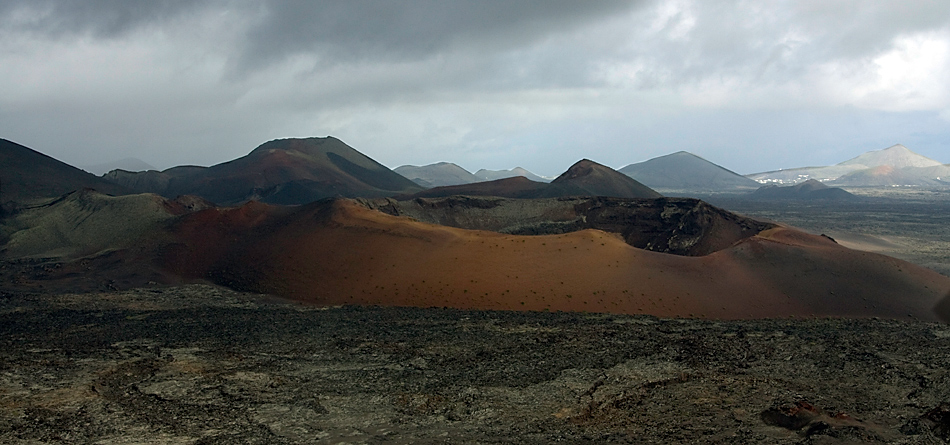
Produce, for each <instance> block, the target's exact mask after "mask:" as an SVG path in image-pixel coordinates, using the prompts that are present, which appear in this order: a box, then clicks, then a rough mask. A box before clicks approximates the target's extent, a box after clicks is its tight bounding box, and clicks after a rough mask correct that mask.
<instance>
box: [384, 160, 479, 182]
mask: <svg viewBox="0 0 950 445" xmlns="http://www.w3.org/2000/svg"><path fill="white" fill-rule="evenodd" d="M393 171H394V172H396V173H399V174H400V175H403V176H405V177H406V178H408V179H410V180H412V182H415V183H416V184H419V185H421V186H423V187H426V188H431V187H442V186H447V185H459V184H471V183H473V182H478V181H480V179H479V178H478V177H476V176H475V175H473V174H472V173H471V172H469V171H468V170H466V169H464V168H462V167H459V166H458V165H455V164H453V163H451V162H438V163H435V164H429V165H423V166H421V167H420V166H416V165H403V166H400V167H396V168H394V169H393Z"/></svg>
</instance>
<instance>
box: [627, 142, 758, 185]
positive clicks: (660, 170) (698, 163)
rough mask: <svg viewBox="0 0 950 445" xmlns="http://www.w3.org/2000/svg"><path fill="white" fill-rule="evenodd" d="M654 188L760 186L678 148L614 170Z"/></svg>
mask: <svg viewBox="0 0 950 445" xmlns="http://www.w3.org/2000/svg"><path fill="white" fill-rule="evenodd" d="M618 171H619V172H620V173H623V174H625V175H627V176H630V177H631V178H634V179H636V180H638V181H640V182H642V183H643V184H645V185H647V186H650V187H652V188H655V189H666V190H683V191H695V192H733V191H751V190H755V189H756V188H758V187H759V186H760V184H759V183H758V182H755V181H753V180H751V179H749V178H746V177H745V176H742V175H740V174H738V173H735V172H733V171H731V170H728V169H726V168H723V167H721V166H719V165H716V164H714V163H712V162H709V161H707V160H705V159H703V158H701V157H699V156H696V155H694V154H692V153H689V152H685V151H679V152H676V153H673V154H669V155H666V156H660V157H658V158H653V159H650V160H648V161H644V162H640V163H637V164H630V165H628V166H626V167H624V168H621V169H620V170H618Z"/></svg>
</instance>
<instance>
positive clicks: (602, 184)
mask: <svg viewBox="0 0 950 445" xmlns="http://www.w3.org/2000/svg"><path fill="white" fill-rule="evenodd" d="M0 161H2V163H0V204H3V203H5V202H20V203H25V202H28V201H30V200H35V199H37V198H51V197H56V196H59V195H62V194H64V193H67V192H70V191H74V190H79V189H82V188H94V189H96V190H99V191H102V192H104V193H107V194H112V195H122V194H129V193H156V194H159V195H162V196H165V197H167V198H175V197H177V196H180V195H194V196H198V197H201V198H203V199H206V200H208V201H211V202H214V203H216V204H219V205H232V204H239V203H243V202H247V201H249V200H257V201H262V202H266V203H273V204H304V203H308V202H312V201H315V200H318V199H322V198H328V197H362V198H374V197H394V196H399V197H403V198H405V197H442V196H449V195H453V194H456V195H474V196H501V197H510V198H541V197H563V196H614V197H628V198H649V197H657V196H660V193H658V192H657V191H656V190H654V189H659V190H660V191H661V192H665V193H668V194H673V195H676V194H679V195H680V196H702V195H706V194H709V193H731V194H737V193H738V194H751V193H752V192H753V191H755V190H756V189H758V188H759V187H760V186H761V185H763V184H774V185H781V184H792V185H794V184H800V183H803V182H805V181H808V180H815V181H817V182H820V183H823V184H825V185H829V186H893V185H915V186H950V165H943V164H940V163H939V162H938V161H935V160H933V159H929V158H926V157H924V156H921V155H918V154H916V153H914V152H912V151H910V150H909V149H907V148H906V147H904V146H902V145H895V146H892V147H889V148H887V149H884V150H877V151H871V152H867V153H865V154H862V155H861V156H857V157H855V158H853V159H849V160H847V161H844V162H842V163H840V164H837V165H833V166H828V167H807V168H797V169H789V170H778V171H773V172H765V173H757V174H753V175H748V177H744V176H742V175H739V174H737V173H735V172H733V171H731V170H728V169H726V168H724V167H722V166H719V165H716V164H714V163H712V162H710V161H708V160H706V159H703V158H701V157H699V156H696V155H694V154H692V153H688V152H685V151H681V152H677V153H672V154H669V155H666V156H660V157H657V158H654V159H650V160H648V161H644V162H640V163H636V164H630V165H627V166H626V167H623V168H622V169H620V171H619V172H618V171H615V170H613V169H611V168H609V167H606V166H604V165H601V164H598V163H596V162H593V161H589V160H582V161H580V162H578V163H576V164H575V165H574V166H572V167H571V168H570V169H568V171H566V172H565V173H564V174H562V175H561V176H559V177H558V178H557V179H555V180H553V181H550V182H547V181H546V180H545V179H544V178H541V177H540V176H537V175H535V174H533V173H531V172H529V171H527V170H525V169H523V168H520V167H518V168H514V169H511V170H495V171H492V170H485V169H482V170H479V171H477V172H476V173H474V174H473V173H470V172H468V171H467V170H465V169H463V168H461V167H459V166H458V165H456V164H453V163H448V162H440V163H436V164H431V165H426V166H421V167H419V166H411V165H404V166H401V167H398V168H397V169H396V171H393V170H390V169H388V168H387V167H385V166H383V165H381V164H379V163H378V162H376V161H374V160H373V159H370V158H369V157H367V156H365V155H363V154H362V153H360V152H358V151H357V150H355V149H353V148H352V147H350V146H348V145H346V144H345V143H343V142H342V141H340V140H339V139H336V138H333V137H325V138H306V139H278V140H273V141H270V142H267V143H264V144H262V145H261V146H259V147H257V148H255V149H254V150H252V151H251V152H250V153H249V154H248V155H246V156H243V157H240V158H238V159H235V160H232V161H229V162H224V163H221V164H217V165H214V166H211V167H198V166H178V167H173V168H170V169H166V170H163V171H156V170H144V171H134V172H133V171H128V170H122V169H114V170H112V171H110V172H108V173H106V174H104V175H103V176H102V177H96V176H94V175H91V174H89V173H87V172H85V171H82V170H79V169H77V168H74V167H71V166H69V165H67V164H65V163H62V162H60V161H57V160H55V159H53V158H50V157H49V156H46V155H43V154H41V153H38V152H36V151H34V150H31V149H29V148H27V147H24V146H22V145H19V144H16V143H13V142H11V141H7V140H0ZM492 178H500V179H492ZM813 186H814V184H813V183H812V184H810V185H809V186H808V187H805V188H803V189H802V190H805V189H808V193H807V195H808V196H812V197H814V196H824V197H825V198H823V199H828V197H831V196H836V198H835V199H844V198H846V196H845V195H843V194H841V193H839V192H838V191H820V190H811V188H813ZM794 190H798V189H794ZM812 192H814V193H812ZM796 193H799V192H798V191H793V190H790V189H783V190H779V189H775V190H763V191H759V192H757V194H756V197H758V198H762V197H764V196H774V197H775V198H776V199H779V196H780V195H781V196H786V195H789V194H791V195H795V197H793V198H790V199H805V195H802V194H798V195H796ZM803 193H804V192H803ZM791 195H789V196H791ZM809 199H811V198H809Z"/></svg>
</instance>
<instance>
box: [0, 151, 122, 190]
mask: <svg viewBox="0 0 950 445" xmlns="http://www.w3.org/2000/svg"><path fill="white" fill-rule="evenodd" d="M83 188H94V189H96V190H99V191H101V192H103V193H108V194H112V195H120V194H124V193H127V192H128V190H127V189H126V188H125V187H122V186H120V185H117V184H114V183H111V182H109V181H106V180H103V179H102V178H98V177H96V176H95V175H93V174H91V173H87V172H84V171H82V170H80V169H78V168H76V167H73V166H70V165H68V164H65V163H63V162H60V161H57V160H56V159H53V158H51V157H49V156H46V155H44V154H42V153H40V152H37V151H35V150H32V149H30V148H27V147H24V146H22V145H20V144H17V143H15V142H11V141H8V140H6V139H0V205H2V204H3V203H6V202H8V201H16V202H18V203H26V202H29V201H33V200H35V199H38V198H55V197H57V196H60V195H62V194H64V193H68V192H72V191H75V190H81V189H83Z"/></svg>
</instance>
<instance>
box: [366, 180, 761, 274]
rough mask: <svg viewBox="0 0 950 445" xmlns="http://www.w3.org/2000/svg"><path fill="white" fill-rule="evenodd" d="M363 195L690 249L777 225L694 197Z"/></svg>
mask: <svg viewBox="0 0 950 445" xmlns="http://www.w3.org/2000/svg"><path fill="white" fill-rule="evenodd" d="M522 179H523V178H522ZM493 182H494V181H493ZM358 202H359V203H360V204H361V205H363V206H366V207H368V208H371V209H374V210H378V211H381V212H383V213H387V214H390V215H394V216H408V217H411V218H413V219H415V220H418V221H424V222H428V223H432V224H439V225H444V226H451V227H458V228H462V229H469V230H488V231H493V232H501V233H509V234H513V235H552V234H561V233H568V232H575V231H578V230H584V229H597V230H603V231H605V232H610V233H616V234H618V235H620V236H621V237H622V238H623V239H624V241H625V242H626V243H627V244H630V245H631V246H633V247H637V248H641V249H646V250H652V251H655V252H664V253H671V254H674V255H685V256H701V255H706V254H709V253H712V252H715V251H717V250H720V249H723V248H725V247H728V246H730V245H732V244H733V243H735V242H736V241H738V240H741V239H743V238H747V237H749V236H752V235H755V234H757V233H759V232H761V231H763V230H766V229H768V228H770V227H772V226H773V225H772V224H771V223H766V222H761V221H757V220H754V219H751V218H747V217H744V216H739V215H736V214H734V213H732V212H729V211H726V210H723V209H720V208H718V207H715V206H713V205H710V204H708V203H706V202H703V201H701V200H698V199H694V198H658V199H630V198H609V197H575V198H568V197H559V198H547V199H531V200H526V199H509V198H500V197H495V196H491V197H488V196H481V197H479V196H458V195H456V196H448V197H439V198H416V199H413V200H404V201H397V200H395V199H376V200H358Z"/></svg>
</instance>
